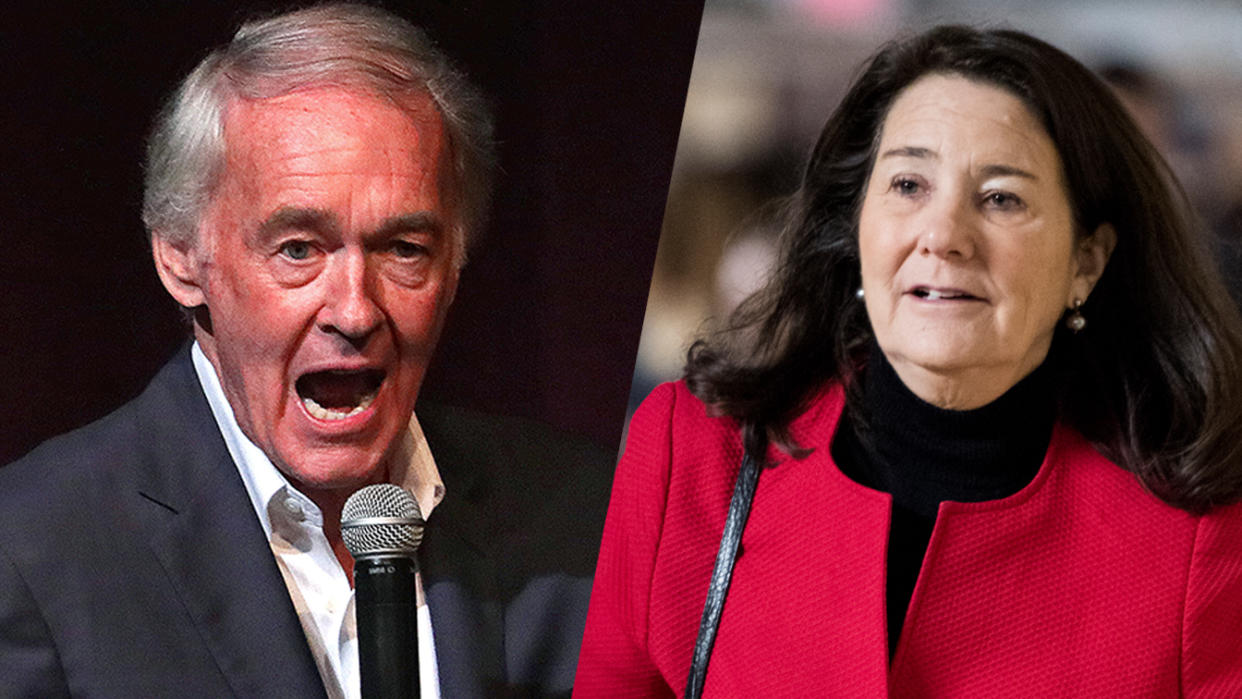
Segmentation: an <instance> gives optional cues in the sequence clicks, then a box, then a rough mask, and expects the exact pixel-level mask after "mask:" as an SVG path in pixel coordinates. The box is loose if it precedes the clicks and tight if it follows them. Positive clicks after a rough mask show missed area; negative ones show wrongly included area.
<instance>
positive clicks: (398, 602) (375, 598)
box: [354, 556, 420, 699]
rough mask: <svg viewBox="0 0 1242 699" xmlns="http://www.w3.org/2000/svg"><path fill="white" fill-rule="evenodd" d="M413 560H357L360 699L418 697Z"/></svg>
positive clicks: (356, 601)
mask: <svg viewBox="0 0 1242 699" xmlns="http://www.w3.org/2000/svg"><path fill="white" fill-rule="evenodd" d="M417 569H418V567H417V564H416V563H415V561H414V559H413V558H409V557H406V556H368V557H366V558H360V559H357V560H355V561H354V610H355V614H356V618H357V623H358V672H359V675H361V681H362V699H418V697H419V692H420V688H419V683H418V598H417V597H416V592H415V587H414V572H415V571H416V570H417Z"/></svg>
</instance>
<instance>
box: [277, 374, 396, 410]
mask: <svg viewBox="0 0 1242 699" xmlns="http://www.w3.org/2000/svg"><path fill="white" fill-rule="evenodd" d="M383 383H384V372H383V371H380V370H379V369H362V370H356V371H343V370H335V369H333V370H328V371H315V372H311V373H309V374H303V375H302V376H300V377H299V378H298V380H297V382H296V383H295V384H294V385H295V387H296V389H297V392H298V397H299V398H301V399H302V405H304V406H305V407H306V412H308V413H310V414H311V416H312V417H316V418H319V419H320V420H344V419H345V418H347V417H352V416H354V415H357V414H358V413H360V412H362V411H364V410H366V409H367V408H368V407H370V406H371V403H372V402H373V401H374V400H375V396H376V394H378V393H379V389H380V385H381V384H383Z"/></svg>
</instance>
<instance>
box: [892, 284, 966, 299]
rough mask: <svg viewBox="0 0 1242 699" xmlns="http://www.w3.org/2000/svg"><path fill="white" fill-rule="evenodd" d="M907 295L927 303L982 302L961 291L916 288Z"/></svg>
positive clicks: (924, 287) (925, 287) (926, 287)
mask: <svg viewBox="0 0 1242 699" xmlns="http://www.w3.org/2000/svg"><path fill="white" fill-rule="evenodd" d="M908 293H910V294H912V295H914V296H917V297H918V298H921V299H926V300H928V301H982V300H983V299H982V298H980V297H978V296H975V295H974V294H971V293H970V292H967V291H963V290H961V289H946V288H932V287H929V286H916V287H914V288H913V289H911V290H910V291H909V292H908Z"/></svg>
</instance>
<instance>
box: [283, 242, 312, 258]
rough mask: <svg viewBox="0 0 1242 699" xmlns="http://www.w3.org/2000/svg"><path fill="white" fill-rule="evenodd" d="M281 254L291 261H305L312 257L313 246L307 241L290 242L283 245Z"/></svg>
mask: <svg viewBox="0 0 1242 699" xmlns="http://www.w3.org/2000/svg"><path fill="white" fill-rule="evenodd" d="M280 254H282V255H284V256H285V257H287V258H289V259H291V260H305V259H306V258H308V257H310V254H311V246H310V243H308V242H306V241H305V240H289V241H285V242H284V243H281V245H280Z"/></svg>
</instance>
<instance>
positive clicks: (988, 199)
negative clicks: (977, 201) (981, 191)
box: [983, 192, 1023, 211]
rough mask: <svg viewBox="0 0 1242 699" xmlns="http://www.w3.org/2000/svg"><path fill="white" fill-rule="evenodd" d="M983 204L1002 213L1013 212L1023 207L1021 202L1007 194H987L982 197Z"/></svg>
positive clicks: (1014, 196)
mask: <svg viewBox="0 0 1242 699" xmlns="http://www.w3.org/2000/svg"><path fill="white" fill-rule="evenodd" d="M983 203H984V204H986V205H987V206H989V207H991V208H993V209H1000V210H1002V211H1013V210H1016V209H1020V208H1022V206H1023V202H1022V200H1021V199H1019V198H1018V197H1017V196H1016V195H1013V194H1010V193H1009V192H988V193H987V194H985V195H984V197H983Z"/></svg>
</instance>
